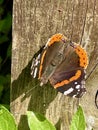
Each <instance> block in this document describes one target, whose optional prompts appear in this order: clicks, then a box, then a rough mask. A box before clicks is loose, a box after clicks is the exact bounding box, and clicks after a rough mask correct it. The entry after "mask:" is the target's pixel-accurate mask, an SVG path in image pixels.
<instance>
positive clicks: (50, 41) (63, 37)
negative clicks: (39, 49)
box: [47, 33, 68, 46]
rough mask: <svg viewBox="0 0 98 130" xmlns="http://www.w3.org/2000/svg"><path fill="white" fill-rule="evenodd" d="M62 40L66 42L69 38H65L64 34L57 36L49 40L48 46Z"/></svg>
mask: <svg viewBox="0 0 98 130" xmlns="http://www.w3.org/2000/svg"><path fill="white" fill-rule="evenodd" d="M62 39H64V40H66V41H67V40H68V39H67V37H65V36H64V35H63V34H60V33H58V34H55V35H53V36H52V37H51V38H50V39H49V40H48V42H47V45H48V46H51V45H52V44H53V43H54V42H57V41H61V40H62Z"/></svg>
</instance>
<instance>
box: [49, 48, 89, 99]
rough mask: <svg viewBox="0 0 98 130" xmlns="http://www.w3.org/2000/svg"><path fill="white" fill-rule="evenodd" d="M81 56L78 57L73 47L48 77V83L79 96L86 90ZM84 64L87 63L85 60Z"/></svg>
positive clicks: (69, 94)
mask: <svg viewBox="0 0 98 130" xmlns="http://www.w3.org/2000/svg"><path fill="white" fill-rule="evenodd" d="M68 50H69V49H68ZM82 53H83V54H84V53H85V51H84V50H82ZM81 58H82V56H81V57H80V55H79V54H77V52H76V50H75V49H74V48H73V49H72V50H70V51H69V52H68V56H66V58H65V59H64V60H63V61H62V62H61V64H59V66H58V67H57V68H56V70H55V72H54V73H53V75H52V76H51V77H50V79H49V81H50V83H51V84H52V86H54V88H56V89H57V90H58V91H59V92H61V93H63V94H65V95H68V96H73V97H77V98H80V97H81V96H82V95H83V93H85V92H86V89H85V68H84V67H85V66H84V67H83V66H81ZM85 61H86V60H84V61H83V62H85ZM85 64H87V61H86V62H85Z"/></svg>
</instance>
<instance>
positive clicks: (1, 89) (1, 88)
mask: <svg viewBox="0 0 98 130" xmlns="http://www.w3.org/2000/svg"><path fill="white" fill-rule="evenodd" d="M3 89H4V87H3V85H1V84H0V98H1V95H2V91H3Z"/></svg>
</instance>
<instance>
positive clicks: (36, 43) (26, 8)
mask: <svg viewBox="0 0 98 130" xmlns="http://www.w3.org/2000/svg"><path fill="white" fill-rule="evenodd" d="M55 33H63V34H64V35H66V36H67V37H68V38H70V39H71V40H72V41H74V42H77V43H81V44H82V45H83V47H84V48H86V50H87V52H88V56H89V66H88V69H87V74H89V73H90V71H91V70H92V68H93V67H94V65H95V64H96V63H97V62H98V1H97V0H90V1H89V0H55V1H54V0H43V1H41V0H14V2H13V45H12V78H11V84H12V85H11V111H12V113H13V114H14V116H15V118H16V120H17V123H18V125H19V130H29V129H28V126H27V119H26V116H25V113H26V111H27V110H34V111H36V112H40V113H43V114H44V115H46V117H47V118H48V119H49V120H50V121H51V122H53V123H54V124H55V125H56V127H57V130H69V124H70V121H71V118H72V115H73V113H74V112H75V111H76V108H77V106H78V100H77V99H72V98H69V97H66V96H64V95H62V94H60V93H57V92H56V90H54V89H53V88H52V87H51V86H49V85H46V86H44V87H40V86H36V85H37V84H38V82H37V81H34V80H32V77H31V76H30V64H31V59H32V57H33V55H34V54H35V53H36V52H37V51H38V50H39V48H40V46H42V45H44V44H45V43H46V42H47V40H48V38H49V37H51V36H52V35H53V34H55ZM32 87H34V89H33V90H32V91H31V92H30V93H28V94H26V96H25V93H26V92H27V91H29V90H30V89H31V88H32ZM86 88H87V94H86V95H85V96H83V97H82V98H81V99H80V100H79V103H80V104H81V105H82V107H83V109H84V112H85V116H86V119H87V130H91V128H93V129H94V130H98V109H97V108H96V107H95V103H94V98H95V93H96V91H97V89H98V67H96V69H95V70H94V72H93V73H92V74H91V76H90V77H89V78H88V80H87V81H86Z"/></svg>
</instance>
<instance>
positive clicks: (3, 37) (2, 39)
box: [0, 35, 9, 44]
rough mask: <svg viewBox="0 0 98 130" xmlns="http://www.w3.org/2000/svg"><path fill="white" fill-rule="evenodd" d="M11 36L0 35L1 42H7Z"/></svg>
mask: <svg viewBox="0 0 98 130" xmlns="http://www.w3.org/2000/svg"><path fill="white" fill-rule="evenodd" d="M8 40H9V38H8V37H7V36H6V35H3V36H0V44H2V43H4V42H7V41H8Z"/></svg>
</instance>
